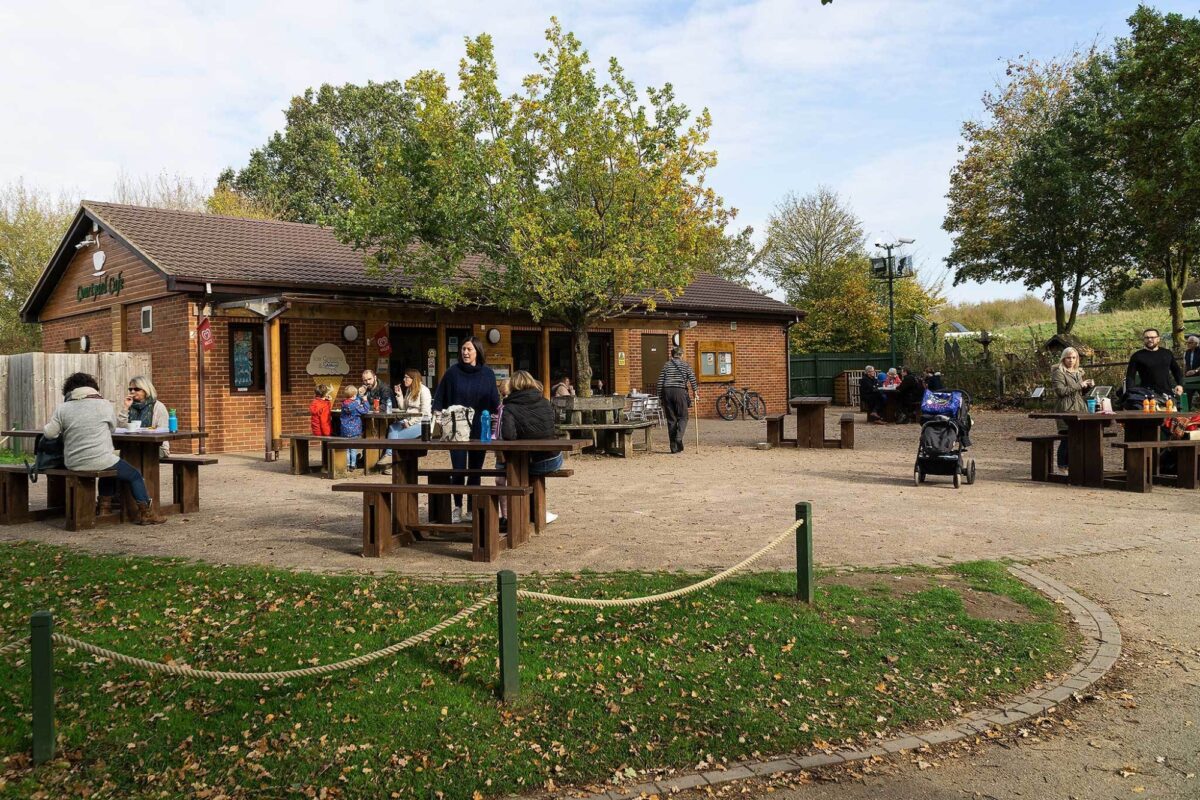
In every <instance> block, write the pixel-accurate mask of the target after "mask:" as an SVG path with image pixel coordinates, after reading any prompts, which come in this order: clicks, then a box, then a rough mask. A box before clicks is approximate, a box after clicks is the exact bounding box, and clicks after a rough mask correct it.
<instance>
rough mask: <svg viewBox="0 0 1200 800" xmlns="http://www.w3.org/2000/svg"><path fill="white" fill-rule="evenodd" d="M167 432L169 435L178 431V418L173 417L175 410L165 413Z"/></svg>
mask: <svg viewBox="0 0 1200 800" xmlns="http://www.w3.org/2000/svg"><path fill="white" fill-rule="evenodd" d="M167 430H169V431H170V432H171V433H175V432H176V431H178V430H179V418H178V417H176V416H175V409H173V408H172V409H171V410H170V411H168V412H167Z"/></svg>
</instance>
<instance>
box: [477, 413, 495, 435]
mask: <svg viewBox="0 0 1200 800" xmlns="http://www.w3.org/2000/svg"><path fill="white" fill-rule="evenodd" d="M491 440H492V415H491V414H490V413H489V412H488V410H487V409H486V408H485V409H484V410H483V414H481V415H480V416H479V441H481V442H490V441H491Z"/></svg>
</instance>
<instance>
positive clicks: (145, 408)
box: [117, 375, 171, 458]
mask: <svg viewBox="0 0 1200 800" xmlns="http://www.w3.org/2000/svg"><path fill="white" fill-rule="evenodd" d="M170 419H171V415H170V414H169V413H168V412H167V407H166V406H164V405H163V404H162V403H160V402H159V401H158V392H157V391H156V390H155V389H154V384H153V383H151V382H150V379H149V378H147V377H146V376H145V375H138V376H136V377H133V378H130V379H129V391H128V392H126V394H125V400H124V404H123V406H122V407H121V410H120V411H118V412H117V426H118V427H121V428H128V427H129V423H130V421H131V420H133V421H136V422H140V423H141V429H142V430H147V431H150V430H153V431H166V430H168V429H169V428H170V425H171V422H170ZM169 455H171V445H170V443H169V442H163V443H162V444H160V445H159V446H158V457H159V458H166V457H167V456H169Z"/></svg>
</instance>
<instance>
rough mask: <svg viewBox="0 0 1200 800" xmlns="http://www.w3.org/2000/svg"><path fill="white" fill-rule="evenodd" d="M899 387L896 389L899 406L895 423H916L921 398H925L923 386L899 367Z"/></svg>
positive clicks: (904, 368)
mask: <svg viewBox="0 0 1200 800" xmlns="http://www.w3.org/2000/svg"><path fill="white" fill-rule="evenodd" d="M900 372H901V378H900V385H899V386H898V387H897V388H896V402H897V403H898V404H899V413H897V414H896V421H897V422H902V423H903V422H916V420H917V418H918V417H920V415H921V398H922V397H924V396H925V385H924V384H923V383H921V379H920V378H918V377H917V376H916V375H914V374H913V373H912V372H910V371H909V369H908V367H901V368H900Z"/></svg>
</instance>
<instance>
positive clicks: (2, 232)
mask: <svg viewBox="0 0 1200 800" xmlns="http://www.w3.org/2000/svg"><path fill="white" fill-rule="evenodd" d="M74 211H75V204H74V202H72V201H70V200H68V199H67V198H66V197H53V196H51V195H49V194H46V193H44V192H40V191H38V190H36V189H32V188H29V187H27V186H26V185H25V184H24V183H23V182H21V181H16V182H14V183H10V184H9V185H7V186H5V187H3V188H2V189H0V353H22V352H28V351H32V350H38V349H40V348H41V342H42V336H41V330H40V329H39V327H38V326H37V325H27V324H25V323H23V322H21V317H20V313H21V306H22V305H24V303H25V300H26V298H28V297H29V293H30V292H31V291H33V285H34V283H36V282H37V279H38V276H39V275H41V273H42V269H43V268H45V266H46V264H47V263H48V262H49V261H50V257H51V256H52V255H54V250H55V248H56V247H58V242H59V240H60V239H61V238H62V235H63V231H64V230H65V229H66V227H67V224H68V223H69V222H70V221H71V216H72V214H73V213H74Z"/></svg>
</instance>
